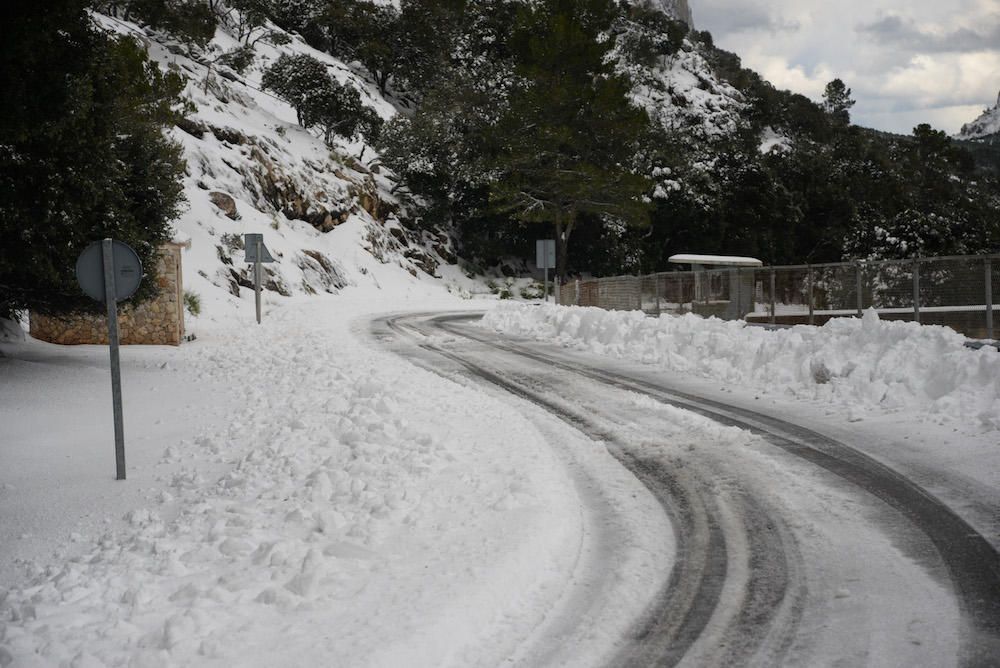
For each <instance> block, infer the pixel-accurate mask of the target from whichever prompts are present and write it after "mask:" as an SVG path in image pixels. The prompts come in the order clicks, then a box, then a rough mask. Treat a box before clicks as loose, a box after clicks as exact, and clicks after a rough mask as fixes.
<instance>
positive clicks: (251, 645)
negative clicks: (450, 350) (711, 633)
mask: <svg viewBox="0 0 1000 668" xmlns="http://www.w3.org/2000/svg"><path fill="white" fill-rule="evenodd" d="M345 299H346V297H344V296H341V297H338V298H337V303H338V306H339V308H337V309H334V308H332V303H331V302H330V301H325V302H324V300H323V299H315V300H305V299H302V301H301V303H299V304H298V305H296V306H295V308H276V307H272V308H270V309H269V310H268V313H267V314H266V319H265V321H264V324H263V325H261V326H260V327H257V326H255V325H249V326H246V325H243V326H242V327H238V326H228V327H218V328H216V329H207V330H205V331H204V333H203V334H202V335H201V336H199V339H198V341H196V342H195V343H190V344H186V345H185V346H182V347H180V348H177V349H169V348H158V347H131V348H129V349H128V350H127V351H125V352H126V353H127V355H125V357H126V358H128V360H133V361H132V362H130V363H129V368H128V369H127V370H126V373H125V374H124V375H125V379H124V380H125V382H126V385H127V389H128V391H129V394H128V405H127V408H131V410H130V411H129V412H128V416H127V419H128V422H127V426H128V427H129V430H130V431H129V432H128V433H129V436H130V437H131V438H130V440H129V447H130V451H129V455H130V460H129V461H130V464H131V468H130V475H129V480H128V481H126V482H119V483H115V482H113V481H110V480H109V478H108V477H107V476H102V477H99V478H96V479H94V480H92V481H74V483H73V484H76V485H81V484H86V485H88V486H90V487H91V488H92V489H91V491H90V492H88V494H89V495H91V496H93V497H104V496H109V497H112V498H115V497H119V495H120V503H122V504H123V505H125V508H123V509H122V510H121V511H120V512H122V513H124V514H125V518H124V522H122V523H118V522H112V521H111V520H110V519H109V520H108V525H107V527H106V530H105V531H103V532H100V533H97V534H96V535H93V536H90V535H88V531H86V530H85V529H83V528H75V529H74V530H75V531H77V532H80V533H74V535H73V536H72V537H71V540H72V541H73V543H74V544H75V545H76V546H77V547H76V548H75V549H74V551H75V552H77V553H78V556H70V557H68V558H66V557H63V558H59V557H58V556H57V557H56V559H55V560H50V559H46V558H45V557H39V558H38V559H37V560H36V561H35V562H34V563H33V564H29V566H28V567H29V568H30V569H31V570H33V571H34V574H33V575H32V576H31V577H30V578H29V579H28V580H27V581H26V582H23V583H22V582H18V581H15V582H14V583H0V665H2V666H7V665H8V663H10V660H11V659H13V661H14V664H15V665H24V666H31V665H47V666H54V665H71V664H72V665H87V666H91V665H93V666H99V665H109V666H110V665H143V666H146V665H149V666H153V665H220V666H223V665H239V666H255V665H259V666H264V665H269V666H273V665H324V664H327V665H328V664H330V663H331V661H333V662H337V661H343V663H344V665H404V664H406V665H443V664H445V663H448V661H449V657H451V659H450V660H452V661H453V662H454V663H455V664H456V665H468V664H467V663H464V661H463V658H462V657H465V658H469V660H470V661H472V662H475V660H482V658H483V655H485V656H487V657H489V656H490V655H491V652H494V651H495V652H505V651H507V648H503V647H499V648H498V647H496V645H498V644H499V643H500V641H499V640H497V641H494V644H493V645H491V646H487V645H485V644H484V643H483V639H482V636H483V635H484V634H486V635H488V634H489V633H490V632H492V631H493V630H494V626H495V624H496V623H497V622H496V618H503V619H505V620H506V622H505V623H506V624H508V625H513V621H512V620H515V619H516V618H517V617H518V615H521V614H524V613H527V616H526V617H525V619H524V620H523V622H524V623H526V624H529V625H530V626H534V625H535V624H537V616H540V615H542V614H543V613H544V610H545V608H546V606H547V605H550V604H551V603H550V601H549V599H550V598H551V596H549V595H548V594H546V591H548V590H549V589H551V590H554V591H558V590H559V587H558V586H553V585H554V584H556V583H557V582H561V581H562V580H563V579H564V578H565V577H566V576H565V575H563V574H564V573H568V572H570V571H571V568H572V564H573V560H574V559H575V558H576V554H577V551H578V549H579V543H580V540H581V537H580V531H581V526H580V522H579V510H578V509H577V508H576V504H577V501H576V498H575V492H574V488H573V483H572V481H571V480H570V479H569V478H568V476H567V475H566V473H565V472H564V471H563V468H562V467H561V466H560V465H559V463H558V462H557V461H556V460H555V459H554V457H553V455H552V454H551V453H550V451H549V449H548V448H546V447H545V444H544V441H543V440H542V439H541V437H540V436H539V435H538V433H537V432H535V430H534V429H533V428H532V427H531V426H530V425H529V424H528V423H527V422H526V421H521V420H519V419H518V416H517V415H516V413H514V412H512V411H511V410H510V409H508V408H505V407H503V406H502V405H500V404H499V403H498V402H496V401H494V400H491V399H486V398H484V397H481V396H478V395H474V394H473V393H470V392H469V391H467V390H464V389H463V388H461V387H459V386H457V385H454V384H452V383H448V382H446V381H444V380H441V379H439V378H437V377H436V376H434V375H432V374H429V373H427V372H422V371H417V370H415V369H413V368H412V367H409V366H408V365H405V364H401V363H400V362H399V361H398V360H397V359H395V358H392V357H389V356H387V355H385V354H379V355H376V354H374V353H373V352H372V351H371V350H369V349H367V348H366V347H365V346H363V345H361V344H359V343H358V342H356V341H354V340H352V338H351V337H350V336H349V335H348V333H347V331H346V329H347V327H346V326H345V324H344V322H343V321H344V320H345V318H344V315H343V313H344V308H345V305H344V303H343V302H344V300H345ZM372 301H373V300H372V295H371V294H366V295H364V297H358V298H356V299H355V302H356V304H355V310H358V309H359V308H363V307H364V306H365V304H370V303H371V302H372ZM307 302H308V303H307ZM358 303H360V306H358ZM247 315H250V314H249V313H248V314H247ZM245 320H246V319H244V322H245ZM235 324H237V325H239V324H241V323H235ZM5 350H7V351H8V352H9V353H10V357H9V358H8V359H7V360H6V363H7V366H6V367H4V369H6V368H8V367H10V368H11V370H12V372H11V373H10V374H8V375H5V374H4V372H3V371H0V407H2V408H0V421H3V422H5V424H6V425H7V427H8V428H11V429H14V430H15V432H16V433H19V434H22V435H23V438H21V437H19V438H17V439H16V440H14V441H13V442H9V443H5V444H4V445H5V449H8V450H9V452H8V453H7V456H6V458H5V461H6V463H7V464H9V465H11V466H17V465H18V462H20V461H21V460H20V459H19V457H22V456H23V458H31V457H32V456H34V457H45V458H47V459H48V462H49V469H50V470H51V480H52V481H53V482H54V481H61V480H63V479H64V478H66V479H71V476H72V472H70V471H64V470H63V469H64V468H65V467H64V465H63V459H64V457H63V455H64V452H63V451H64V450H67V451H68V450H75V449H79V448H80V447H83V445H84V444H82V443H80V442H79V441H80V440H81V439H80V437H79V436H78V434H77V433H76V432H77V430H76V428H75V425H78V424H81V423H82V424H88V417H87V415H86V411H87V410H88V406H85V405H83V404H81V406H80V407H73V406H65V407H62V408H61V413H60V419H59V420H52V421H51V423H50V424H49V426H45V427H43V426H41V421H40V420H39V419H38V418H37V415H36V414H35V413H31V410H35V411H36V413H37V412H38V411H41V412H42V414H44V415H46V416H48V417H49V418H50V419H51V416H52V414H53V413H52V408H51V405H50V404H40V405H38V406H37V408H32V407H31V406H28V407H27V408H26V410H25V411H23V412H24V413H27V414H28V417H18V416H15V415H13V414H11V412H9V411H7V410H6V407H7V406H9V405H11V404H10V403H9V402H8V401H7V400H8V399H13V397H15V396H17V395H18V394H20V393H24V392H25V391H26V389H25V388H26V387H30V386H31V384H40V383H43V382H46V383H51V382H59V379H60V378H61V379H65V378H68V377H69V376H68V375H67V373H66V369H65V368H63V367H65V366H67V365H68V366H69V367H74V368H75V367H77V366H80V365H82V364H85V363H90V362H91V357H92V355H91V353H96V352H103V351H100V349H96V348H92V347H89V346H84V347H78V348H72V349H63V348H59V347H56V346H50V345H48V344H41V343H37V342H31V341H29V342H27V343H20V344H16V345H7V346H5ZM32 355H34V356H35V357H37V358H38V360H39V361H38V362H35V363H33V366H32V363H31V362H30V359H34V358H33V357H32ZM21 357H25V358H26V359H27V360H28V361H25V362H23V363H21V362H19V358H21ZM163 358H168V360H167V361H164V362H162V363H161V364H162V366H160V365H157V369H159V373H158V374H156V375H155V377H154V376H141V375H140V374H139V373H138V370H136V369H134V368H133V367H136V366H141V365H142V363H143V361H145V363H149V364H154V363H155V362H159V360H161V359H163ZM128 360H127V361H128ZM137 360H138V362H137ZM40 362H41V363H40ZM42 363H44V365H43V364H42ZM93 363H94V364H95V365H96V364H98V362H96V361H94V362H93ZM53 365H63V366H62V367H60V368H62V370H63V372H62V373H60V374H59V376H58V378H55V379H50V380H44V381H43V380H42V379H41V378H40V377H39V373H40V372H38V371H37V369H38V368H46V367H47V366H53ZM19 369H20V371H18V370H19ZM90 376H94V377H95V382H96V381H99V385H97V384H95V385H94V386H93V387H92V388H91V387H90V386H89V385H88V386H86V387H84V386H82V385H81V387H80V388H78V392H77V393H78V394H80V395H83V396H84V397H85V398H86V397H89V396H91V395H98V396H99V397H100V398H102V399H103V396H101V393H100V391H99V390H100V389H103V388H104V387H105V386H106V385H107V376H106V371H105V370H104V369H100V368H97V369H94V370H92V372H91V373H89V374H88V375H87V377H88V378H89V377H90ZM62 382H66V381H65V380H63V381H62ZM145 382H155V384H156V390H157V391H156V392H153V391H151V388H148V387H146V386H145V385H144V383H145ZM201 383H213V384H228V385H229V386H230V388H231V390H230V392H231V394H232V395H233V397H232V399H235V401H231V400H227V401H224V402H223V401H221V400H220V401H214V400H213V401H212V404H213V406H214V407H221V406H223V405H225V406H229V408H228V409H225V410H223V411H222V412H221V413H219V411H220V410H222V409H221V408H216V411H217V413H216V416H215V419H214V420H211V421H210V423H209V425H208V426H206V427H204V428H203V429H200V430H199V431H197V432H195V433H193V434H187V435H185V436H184V437H183V438H181V439H180V440H176V441H173V442H170V441H167V442H163V441H150V440H149V439H146V438H145V437H144V435H145V434H146V433H148V432H153V433H155V431H156V427H155V425H154V424H153V418H152V417H148V418H147V417H143V415H144V413H145V412H144V411H143V410H141V406H140V403H142V404H147V403H155V402H156V401H157V397H158V396H159V394H158V393H160V392H162V393H164V394H166V395H168V397H174V396H183V395H184V394H185V393H190V394H193V395H195V396H199V390H197V389H196V386H197V385H199V384H201ZM202 399H203V398H202ZM234 405H235V407H233V406H234ZM103 407H104V406H103V405H102V408H103ZM46 411H47V412H46ZM103 412H107V411H102V413H103ZM188 412H191V413H194V412H195V411H194V410H193V409H192V410H189V411H188ZM32 416H34V417H32ZM156 419H157V420H159V419H163V420H169V419H173V420H179V421H183V420H184V419H185V417H184V415H183V414H175V415H169V414H168V415H164V414H163V413H162V412H161V413H160V414H159V415H158V416H157V417H156ZM25 420H30V421H31V422H32V423H33V424H34V426H33V427H32V426H31V425H28V424H21V423H23V422H24V421H25ZM91 421H93V419H92V418H91ZM25 434H28V435H25ZM31 434H33V435H34V436H33V438H34V440H33V441H31V439H32V436H30V435H31ZM56 440H58V441H59V442H61V443H64V445H60V446H55V445H52V443H53V442H55V441H56ZM28 441H31V442H30V443H29V442H28ZM101 443H103V444H106V443H107V438H106V434H105V435H104V438H103V440H102V441H101ZM8 446H9V447H8ZM150 448H155V449H156V450H155V452H158V453H159V454H158V455H157V454H152V453H151V456H150V457H146V456H145V451H147V450H149V449H150ZM22 450H23V452H22ZM105 450H106V448H105ZM108 459H109V458H104V459H102V461H107V460H108ZM147 460H149V463H145V462H147ZM220 469H221V475H220V474H219V471H220ZM6 473H8V474H9V473H12V472H11V471H10V470H8V471H7V472H6ZM3 477H4V476H0V481H2V480H3ZM19 484H20V485H23V486H25V492H27V491H29V490H27V486H28V485H48V487H50V488H51V489H49V490H48V491H47V493H48V494H49V495H50V496H51V497H53V498H50V500H49V503H54V502H55V499H54V497H56V496H58V493H59V490H58V487H59V485H58V484H55V485H53V484H50V480H49V479H36V480H29V481H20V483H19ZM137 485H139V486H142V487H143V488H147V489H148V491H149V492H150V493H151V496H150V498H149V499H148V503H147V504H145V505H142V504H137V505H136V506H133V507H132V508H128V506H127V501H126V499H127V494H128V492H129V491H130V490H133V489H134V488H135V487H136V486H137ZM147 486H148V487H147ZM80 503H81V504H82V505H85V506H90V507H93V508H97V507H98V504H97V503H96V502H92V501H91V500H88V498H86V495H85V498H84V499H82V500H81V501H80ZM0 511H4V509H3V508H2V507H0ZM126 511H127V512H126ZM66 512H67V514H72V513H74V512H76V509H75V508H72V509H68V510H67V511H66ZM88 512H89V511H88ZM0 520H3V521H5V522H6V521H8V520H9V518H5V515H4V512H0ZM44 529H45V528H44V527H41V526H34V527H32V530H33V531H44ZM102 534H103V535H102ZM15 540H16V539H15ZM3 547H4V546H2V545H0V548H3ZM7 547H10V546H9V545H8V546H7ZM3 554H4V550H3V549H0V555H3ZM514 583H516V586H512V585H513V584H514ZM515 636H516V634H515ZM463 653H464V654H463ZM402 656H406V657H408V659H407V660H406V661H401V660H399V661H398V660H396V659H399V657H402ZM334 657H335V658H334ZM475 657H478V659H475ZM487 660H488V661H489V660H491V659H487ZM498 660H499V659H498Z"/></svg>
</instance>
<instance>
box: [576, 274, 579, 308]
mask: <svg viewBox="0 0 1000 668" xmlns="http://www.w3.org/2000/svg"><path fill="white" fill-rule="evenodd" d="M576 305H577V306H579V305H580V279H579V278H578V279H576Z"/></svg>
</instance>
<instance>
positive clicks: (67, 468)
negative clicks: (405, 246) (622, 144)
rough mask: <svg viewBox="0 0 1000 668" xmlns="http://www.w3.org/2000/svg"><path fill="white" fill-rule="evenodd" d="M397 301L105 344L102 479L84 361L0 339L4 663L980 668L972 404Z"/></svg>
mask: <svg viewBox="0 0 1000 668" xmlns="http://www.w3.org/2000/svg"><path fill="white" fill-rule="evenodd" d="M409 290H410V288H408V287H407V288H406V289H405V290H403V289H400V290H399V291H398V292H399V294H395V295H392V294H390V295H387V294H386V292H385V291H381V290H378V289H377V288H375V287H372V288H356V289H353V290H352V291H350V292H347V293H345V294H343V295H339V296H337V297H331V298H313V299H306V298H302V299H290V300H274V301H270V302H268V303H267V304H265V307H266V308H265V319H264V323H263V325H261V326H259V327H258V326H257V325H256V324H254V323H253V317H252V309H244V310H242V311H240V312H238V313H236V312H232V311H227V310H224V309H223V306H221V305H218V304H212V305H210V307H209V308H210V310H209V313H211V314H213V315H211V316H208V317H203V318H201V319H199V320H198V322H196V323H195V330H196V331H197V333H198V339H197V340H196V341H194V342H193V343H188V344H185V345H184V346H181V347H180V348H164V347H141V346H131V347H127V348H125V349H124V350H123V351H122V359H123V383H124V386H125V397H126V404H125V408H126V423H125V426H126V447H127V454H128V464H129V479H128V480H127V481H124V482H116V481H114V480H113V472H114V460H113V454H112V451H113V449H112V448H111V446H110V445H109V443H110V436H109V435H110V415H109V414H110V410H109V406H108V394H109V391H108V377H107V367H106V354H107V351H106V349H105V348H102V347H91V346H80V347H68V348H67V347H59V346H51V345H49V344H44V343H40V342H36V341H30V340H29V341H26V342H20V343H4V344H2V347H0V353H2V354H3V357H0V422H2V424H3V428H4V430H3V434H2V437H0V438H2V443H0V446H2V447H0V666H2V668H9V666H11V665H13V666H62V665H67V666H68V665H76V666H129V665H135V666H146V665H150V666H175V665H176V666H181V665H199V666H201V665H207V666H231V665H240V666H272V665H331V664H336V665H345V666H400V665H406V666H463V667H464V666H496V665H501V664H507V663H511V664H513V665H525V666H543V665H544V666H548V665H571V666H605V665H649V664H651V663H662V664H666V665H673V664H678V665H691V666H702V665H759V666H770V665H788V666H813V665H851V666H854V665H863V666H882V665H914V666H977V665H991V664H992V663H995V661H994V659H995V657H996V656H1000V648H998V646H997V639H998V635H1000V634H998V631H997V623H998V620H1000V611H998V610H997V603H998V601H1000V595H998V594H997V591H998V589H997V582H998V581H1000V568H998V562H997V554H996V549H997V547H998V545H1000V538H998V536H1000V516H998V513H997V512H996V509H997V508H1000V488H998V485H996V484H995V482H996V478H997V476H998V475H1000V473H998V469H997V466H996V462H997V457H996V456H995V455H994V456H993V458H992V459H991V458H990V453H991V451H992V449H995V442H994V441H993V440H991V439H993V438H994V436H995V434H996V431H995V430H994V431H991V430H990V427H989V424H988V419H992V418H990V415H991V414H988V413H989V412H988V411H986V412H984V413H983V415H985V417H986V418H988V419H987V420H985V421H984V420H983V419H977V420H975V421H974V422H973V423H971V426H969V427H968V428H967V429H965V428H963V427H962V425H961V424H960V423H956V422H953V421H948V420H946V419H944V417H942V415H939V414H935V413H933V412H929V413H928V414H927V417H926V419H924V418H923V417H921V416H920V415H918V414H916V413H914V412H912V411H909V412H907V411H900V412H883V413H879V412H878V411H874V410H872V411H867V412H865V411H861V410H854V409H851V410H852V413H851V416H850V419H849V421H848V420H845V419H844V416H843V411H842V410H841V409H840V408H839V407H838V406H836V405H832V404H830V403H829V402H828V401H825V399H823V400H812V401H810V400H808V399H807V398H806V397H803V396H795V397H788V396H787V395H783V394H781V393H780V392H772V393H767V392H766V391H764V390H761V389H760V388H754V387H744V388H743V389H736V388H734V387H732V386H729V385H727V384H726V383H720V382H718V381H717V380H712V379H710V378H698V377H696V376H695V375H692V374H680V373H667V372H664V371H663V370H662V369H661V368H659V367H657V366H656V365H651V364H643V363H641V362H635V361H627V360H615V359H612V358H610V357H608V356H604V355H601V354H595V353H594V352H593V351H586V350H583V351H581V350H573V349H570V348H567V347H566V346H565V342H564V344H563V345H552V344H550V343H545V342H540V341H529V340H527V339H523V338H518V337H511V336H501V335H498V334H497V333H496V332H491V331H490V330H489V329H487V328H484V327H482V326H480V325H477V324H474V323H473V322H472V320H470V313H473V312H474V311H476V310H478V311H481V310H483V309H484V308H488V307H489V304H487V303H483V302H480V303H475V302H467V301H462V300H458V299H455V298H452V297H445V296H441V295H440V294H439V293H435V292H433V291H431V290H427V291H426V292H419V291H418V289H417V288H413V291H414V292H413V294H409V292H408V291H409ZM415 304H416V305H419V306H420V307H421V308H424V309H426V310H428V311H429V313H426V314H425V315H414V314H406V313H405V311H404V309H412V308H414V305H415ZM463 306H464V308H465V309H466V310H465V311H464V312H461V313H459V312H457V311H456V309H459V308H462V307H463ZM525 308H527V307H525ZM536 308H537V307H536ZM506 310H507V311H509V310H510V309H506ZM386 312H395V313H399V314H401V315H396V316H384V315H379V314H384V313H386ZM473 319H474V317H473ZM694 326H695V325H694V324H692V325H690V327H694ZM712 326H714V325H712V323H708V325H707V327H712ZM714 336H715V335H714V334H713V335H712V337H708V338H710V339H712V340H714V338H713V337H714ZM754 336H756V334H754ZM859 359H860V357H859ZM976 359H979V358H978V357H977V358H976ZM984 359H985V358H984ZM988 362H989V361H988V360H986V361H985V362H983V364H987V363H988ZM983 368H986V367H983ZM939 377H940V375H939ZM975 378H977V379H979V380H982V378H985V376H982V374H980V375H979V376H975ZM791 380H794V379H791ZM791 380H790V381H789V382H791ZM941 386H942V385H941V383H938V387H941ZM963 387H964V386H963ZM946 398H947V397H946ZM984 401H985V399H984ZM803 425H805V427H808V428H805V427H803Z"/></svg>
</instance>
